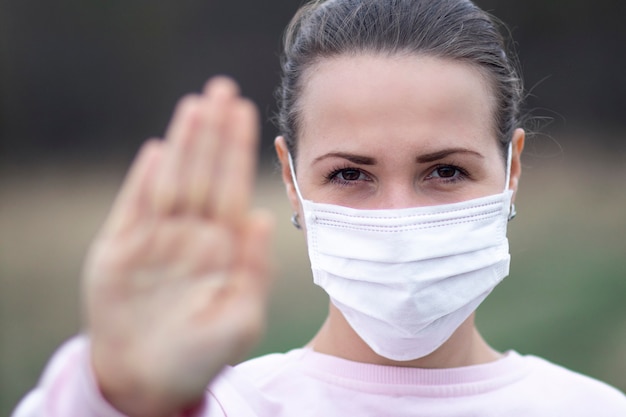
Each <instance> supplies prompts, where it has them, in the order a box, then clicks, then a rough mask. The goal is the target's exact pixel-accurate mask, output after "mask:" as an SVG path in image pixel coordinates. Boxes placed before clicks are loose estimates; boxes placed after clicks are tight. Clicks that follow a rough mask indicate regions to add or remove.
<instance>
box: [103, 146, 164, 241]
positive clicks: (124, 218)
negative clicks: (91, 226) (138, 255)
mask: <svg viewBox="0 0 626 417" xmlns="http://www.w3.org/2000/svg"><path fill="white" fill-rule="evenodd" d="M162 145H163V143H162V142H161V141H159V140H156V139H151V140H149V141H146V142H145V143H144V144H143V146H142V147H141V149H140V151H139V152H138V154H137V157H136V158H135V161H134V162H133V164H132V165H131V168H130V170H129V172H128V174H127V176H126V179H125V180H124V183H123V185H122V189H121V190H120V192H119V194H118V196H117V197H116V199H115V202H114V204H113V207H112V209H111V214H110V215H109V217H108V219H107V221H106V223H105V225H104V228H103V231H104V233H106V234H118V233H124V232H125V231H126V230H127V229H128V228H129V227H130V226H131V225H133V224H134V223H135V222H136V221H137V220H138V219H139V218H141V217H143V216H144V215H146V214H147V213H148V212H149V210H148V206H149V200H150V194H151V192H152V189H153V187H154V184H153V183H154V177H155V174H156V172H157V170H158V166H159V163H160V160H161V157H162Z"/></svg>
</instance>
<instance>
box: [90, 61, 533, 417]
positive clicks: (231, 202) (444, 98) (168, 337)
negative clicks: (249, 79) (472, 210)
mask: <svg viewBox="0 0 626 417" xmlns="http://www.w3.org/2000/svg"><path fill="white" fill-rule="evenodd" d="M314 70H315V71H311V72H310V74H309V76H308V78H307V80H306V83H305V88H304V92H303V93H304V94H303V96H302V98H301V104H302V108H303V114H302V115H303V126H302V129H301V132H300V138H299V145H298V146H299V153H298V159H297V167H298V183H299V184H300V188H301V190H302V192H303V194H304V197H305V198H308V199H312V200H315V201H319V202H327V203H335V204H342V205H348V206H352V207H358V208H368V209H375V208H402V207H412V206H419V205H429V204H444V203H451V202H455V201H461V200H464V199H469V198H475V197H480V196H484V195H489V194H495V193H499V192H501V191H502V190H503V189H504V178H505V176H504V164H503V161H502V156H501V155H500V153H499V151H498V145H497V143H496V139H495V135H494V134H493V132H494V130H495V129H494V128H493V126H492V122H491V120H492V119H491V115H492V103H491V95H490V92H489V88H488V84H487V83H486V81H485V79H484V78H483V76H482V74H481V73H480V72H478V71H476V70H475V69H473V68H472V67H469V66H467V65H464V64H459V63H455V62H450V61H445V60H440V59H435V58H428V57H419V56H403V57H380V56H368V55H361V56H358V55H357V56H350V57H338V58H336V59H330V60H325V61H322V62H320V63H319V64H318V65H317V66H316V68H315V69H314ZM258 133H259V123H258V113H257V110H256V108H255V106H254V105H253V104H252V103H251V102H250V101H249V100H246V99H245V98H242V97H241V95H240V93H239V90H238V87H237V85H236V84H235V83H234V82H233V81H232V80H229V79H225V78H223V77H220V78H216V79H213V80H211V81H209V83H207V85H206V87H205V88H204V90H203V91H202V92H201V93H200V94H196V95H191V96H188V97H186V98H184V99H183V100H181V102H180V103H179V105H178V106H177V108H176V110H175V112H174V116H173V118H172V121H171V123H170V125H169V127H168V129H167V132H166V134H165V137H164V139H163V140H152V141H148V142H147V143H146V144H145V145H144V147H143V149H142V150H141V151H140V153H139V155H138V157H137V159H136V161H135V162H134V163H133V166H132V167H131V170H130V172H129V174H128V177H127V178H126V180H125V182H124V185H123V186H122V190H121V191H120V193H119V196H118V197H117V199H116V201H115V203H114V206H113V209H112V210H111V213H110V215H109V217H108V219H107V220H106V222H105V224H104V226H103V228H102V230H101V231H100V233H99V235H98V236H97V237H96V239H95V241H94V243H93V245H92V247H91V249H90V251H89V254H88V257H87V260H86V263H85V269H84V277H83V293H84V294H83V300H84V311H85V321H86V331H87V332H88V335H89V337H90V342H91V343H90V359H91V365H92V369H93V373H94V377H95V380H96V382H97V384H98V387H99V388H100V391H101V393H102V395H103V396H104V397H105V399H106V400H108V401H109V403H110V404H111V405H112V406H113V407H115V408H117V409H118V410H119V411H121V412H122V413H123V414H125V415H128V416H131V417H161V416H171V415H176V413H179V412H181V411H184V410H187V409H189V408H193V407H195V406H197V405H198V404H200V403H201V401H202V399H203V396H204V391H205V389H206V386H207V385H208V384H209V382H210V381H211V380H212V379H213V378H214V377H215V376H216V375H217V374H218V373H219V371H220V370H221V368H222V367H223V366H224V365H225V364H227V363H234V362H237V361H238V360H240V359H242V357H243V355H244V354H245V353H246V352H247V351H248V349H249V348H251V347H252V346H253V345H254V343H255V342H256V340H257V338H258V336H259V335H260V334H261V333H262V331H263V328H264V324H265V310H266V306H267V300H268V289H269V286H270V283H271V279H270V277H271V275H272V274H271V271H272V267H271V263H270V259H271V256H270V254H269V248H270V247H271V237H272V231H273V220H272V217H271V215H269V214H268V213H266V212H262V211H255V210H252V209H251V208H250V203H249V202H250V199H251V192H252V191H251V190H252V187H253V183H254V172H255V162H256V145H257V142H258ZM523 143H524V132H523V131H522V130H517V131H516V133H515V137H514V139H513V161H512V168H511V181H510V183H509V187H510V188H512V189H513V190H517V184H518V179H519V175H520V159H519V157H520V153H521V151H522V148H523ZM276 151H277V154H278V157H279V159H280V161H281V163H282V176H283V179H284V181H285V184H286V187H287V194H288V196H289V200H290V202H291V204H292V206H293V208H294V210H296V211H297V212H299V213H300V216H302V213H301V211H300V203H299V201H298V198H297V196H296V193H295V189H294V185H293V182H292V180H291V175H290V173H289V166H288V163H287V148H286V146H285V142H284V140H283V138H280V137H279V138H277V140H276ZM337 153H341V155H340V156H338V155H337ZM356 156H358V158H356ZM451 165H454V166H456V167H459V168H451V167H450V166H451ZM337 169H339V170H342V171H341V173H338V172H337ZM333 172H334V173H335V174H333V175H331V174H332V173H333ZM461 172H463V176H462V177H463V178H462V179H461V178H460V173H461ZM338 175H342V176H343V179H342V180H341V181H337V180H338ZM450 176H451V177H453V178H454V179H452V180H451V179H450V178H447V179H445V178H443V177H450ZM331 177H332V178H331ZM310 346H312V347H313V349H315V350H317V351H319V352H323V353H327V354H332V355H336V356H338V357H342V358H346V359H351V360H355V361H361V362H368V363H378V364H391V365H403V366H424V367H452V366H462V365H471V364H476V363H483V362H487V361H492V360H495V359H497V358H498V354H497V353H496V352H494V351H493V350H492V349H490V348H489V346H488V345H487V344H486V343H485V342H484V341H483V340H482V338H481V337H480V334H479V333H478V332H477V331H476V328H475V326H474V322H473V317H472V318H470V319H468V321H466V322H465V323H464V324H463V325H462V326H461V327H460V328H459V329H458V330H457V331H456V332H455V333H454V335H453V336H452V337H451V338H450V339H449V341H448V342H446V343H445V344H444V345H443V346H442V347H441V348H440V349H438V350H437V351H435V352H434V353H433V354H431V355H429V356H428V357H425V358H421V359H419V360H417V361H412V362H410V363H400V364H398V363H392V362H390V361H389V360H387V359H385V358H382V357H380V356H377V355H376V354H375V353H374V352H372V351H371V349H369V347H367V345H366V344H365V343H363V341H362V340H361V339H360V338H359V337H358V335H356V333H355V332H354V331H353V330H352V329H351V328H350V326H349V325H348V324H347V323H346V321H345V320H344V318H343V316H342V315H341V313H340V312H339V311H337V310H336V309H335V308H334V307H333V306H330V310H329V315H328V319H327V320H326V322H325V323H324V325H323V326H322V328H321V329H320V331H319V333H318V334H317V335H316V336H315V338H314V339H313V340H312V341H311V343H310Z"/></svg>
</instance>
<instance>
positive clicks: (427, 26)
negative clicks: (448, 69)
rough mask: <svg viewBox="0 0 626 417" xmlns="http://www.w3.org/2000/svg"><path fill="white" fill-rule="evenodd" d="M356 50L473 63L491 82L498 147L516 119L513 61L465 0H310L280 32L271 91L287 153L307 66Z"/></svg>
mask: <svg viewBox="0 0 626 417" xmlns="http://www.w3.org/2000/svg"><path fill="white" fill-rule="evenodd" d="M355 53H381V54H406V53H412V54H416V55H428V56H434V57H438V58H444V59H452V60H458V61H462V62H466V63H469V64H471V65H474V66H475V67H477V68H478V69H479V70H481V71H482V72H483V73H484V74H486V75H487V78H488V80H489V81H490V83H491V85H492V93H493V94H494V95H495V100H496V105H495V114H494V126H495V128H496V132H495V133H496V135H497V137H498V140H499V141H500V143H501V145H502V148H503V149H505V148H506V147H507V146H508V144H509V142H510V141H511V139H512V135H513V131H514V130H515V128H516V127H518V126H519V124H520V121H519V114H520V105H521V101H522V94H523V87H522V81H521V79H520V77H519V76H518V74H517V71H516V66H515V63H514V61H513V60H512V59H511V58H509V57H508V56H507V54H506V52H505V46H504V39H503V37H502V36H501V34H500V32H499V30H498V27H497V24H496V22H495V20H494V19H493V18H492V17H491V16H490V15H489V14H487V13H486V12H484V11H483V10H481V9H480V8H478V7H477V6H476V5H475V4H473V3H472V2H471V1H469V0H314V1H312V2H310V3H308V4H307V5H305V6H303V7H302V8H301V9H300V10H299V11H298V12H297V14H296V15H295V16H294V18H293V19H292V21H291V23H290V24H289V26H288V27H287V29H286V32H285V38H284V50H283V55H282V60H281V68H282V75H281V83H280V85H279V88H278V90H277V99H278V114H277V117H276V122H277V125H278V129H279V133H280V134H281V135H282V136H284V137H285V141H286V143H287V147H288V148H289V151H290V152H291V154H292V155H293V156H294V158H295V155H296V153H297V137H298V133H299V132H298V128H299V118H300V113H301V111H300V106H299V104H300V103H299V97H300V96H301V93H302V88H303V84H304V81H305V77H306V72H307V70H308V69H310V68H311V67H312V66H313V65H315V64H316V63H318V62H319V61H320V60H322V59H324V58H330V57H335V56H339V55H344V54H355Z"/></svg>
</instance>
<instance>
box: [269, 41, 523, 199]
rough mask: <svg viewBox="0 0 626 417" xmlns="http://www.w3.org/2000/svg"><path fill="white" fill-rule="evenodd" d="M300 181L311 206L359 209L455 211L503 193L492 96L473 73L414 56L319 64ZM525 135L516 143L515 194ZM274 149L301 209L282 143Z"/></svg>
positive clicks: (308, 87)
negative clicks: (457, 205) (449, 206)
mask: <svg viewBox="0 0 626 417" xmlns="http://www.w3.org/2000/svg"><path fill="white" fill-rule="evenodd" d="M300 105H301V124H300V130H299V137H298V155H297V161H296V166H297V181H298V185H299V187H300V190H301V192H302V195H303V197H304V198H305V199H307V200H312V201H315V202H319V203H331V204H337V205H342V206H348V207H354V208H360V209H383V208H384V209H389V208H407V207H415V206H427V205H436V204H446V203H454V202H459V201H463V200H468V199H472V198H477V197H483V196H487V195H491V194H497V193H500V192H502V191H503V190H504V189H505V184H504V183H505V164H504V161H503V157H502V155H501V152H500V145H499V142H498V141H497V139H496V137H495V130H496V129H495V127H494V117H493V114H494V108H495V103H494V99H493V94H492V93H491V90H490V86H489V84H488V82H487V80H486V79H485V77H484V76H483V75H482V73H481V72H479V71H478V70H477V69H475V68H474V67H472V66H470V65H468V64H464V63H461V62H457V61H451V60H445V59H441V58H435V57H427V56H415V55H406V56H405V55H397V56H384V55H368V54H363V55H353V56H339V57H335V58H328V59H324V60H322V61H321V62H320V63H318V64H317V65H315V66H314V67H313V68H311V69H310V70H309V71H308V73H307V77H306V78H305V82H304V87H303V91H302V97H301V100H300ZM523 141H524V132H523V131H522V130H521V129H518V130H517V131H516V133H515V137H514V139H513V160H512V165H511V181H510V183H509V186H510V188H513V189H514V190H515V189H516V188H517V181H518V178H519V174H520V160H519V156H520V153H521V150H522V147H523ZM276 149H277V153H278V156H279V158H280V160H281V163H282V166H283V170H282V172H283V179H284V180H285V183H286V184H287V190H288V194H289V197H290V200H291V202H292V204H293V206H294V209H295V210H297V211H299V202H298V199H297V195H296V193H295V190H294V188H293V184H292V181H291V176H290V173H289V166H288V158H287V149H286V146H285V142H284V140H283V139H282V138H280V137H279V138H278V139H277V140H276Z"/></svg>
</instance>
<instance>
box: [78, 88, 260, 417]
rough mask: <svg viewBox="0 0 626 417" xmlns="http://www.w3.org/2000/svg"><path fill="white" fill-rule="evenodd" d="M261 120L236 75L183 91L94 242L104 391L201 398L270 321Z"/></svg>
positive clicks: (92, 276) (96, 355) (140, 397)
mask: <svg viewBox="0 0 626 417" xmlns="http://www.w3.org/2000/svg"><path fill="white" fill-rule="evenodd" d="M258 130H259V122H258V115H257V111H256V108H255V106H254V105H253V104H252V103H251V102H250V101H248V100H246V99H243V98H241V97H240V96H239V92H238V89H237V86H236V85H235V84H234V82H232V81H230V80H228V79H224V78H217V79H214V80H212V81H210V82H209V83H208V84H207V86H206V87H205V89H204V92H203V93H202V94H199V95H193V96H188V97H186V98H184V99H183V100H181V102H180V104H179V105H178V107H177V109H176V111H175V114H174V117H173V119H172V121H171V123H170V126H169V128H168V131H167V133H166V137H165V140H163V141H157V140H152V141H149V142H147V143H146V144H145V145H144V147H143V148H142V150H141V152H140V154H139V156H138V157H137V159H136V161H135V163H134V164H133V166H132V168H131V171H130V173H129V175H128V178H127V179H126V181H125V183H124V185H123V187H122V190H121V192H120V195H119V196H118V198H117V200H116V202H115V204H114V207H113V210H112V212H111V214H110V216H109V218H108V219H107V221H106V223H105V225H104V227H103V229H102V231H101V233H100V234H99V236H98V237H97V238H96V240H95V241H94V243H93V246H92V248H91V250H90V253H89V256H88V259H87V262H86V267H85V279H84V292H85V294H84V299H85V310H86V316H87V328H88V334H89V336H90V340H91V360H92V365H93V369H94V372H95V376H96V379H97V382H98V384H99V386H100V389H101V391H102V393H103V394H104V396H105V397H106V398H107V399H108V400H109V401H110V402H111V403H112V404H113V405H114V406H115V407H117V408H118V409H120V410H121V411H123V412H125V413H127V414H129V415H137V416H143V415H145V416H152V415H154V416H159V415H171V414H173V413H174V412H176V411H180V410H181V409H184V408H185V407H188V406H192V405H193V404H194V403H196V402H198V401H200V400H201V398H202V395H203V391H204V389H205V387H206V385H207V384H208V383H209V382H210V380H211V378H213V377H214V376H215V375H216V374H217V373H218V372H219V371H220V369H221V368H222V367H223V366H224V364H226V363H229V362H232V361H235V360H237V359H240V358H241V355H242V354H243V353H245V352H246V351H247V350H248V349H249V348H250V347H251V345H252V344H253V343H254V342H255V340H256V338H257V336H258V335H259V333H260V332H261V330H262V328H263V323H264V310H265V305H266V298H267V289H268V285H269V275H270V274H269V272H270V271H269V269H270V268H269V259H270V256H269V253H268V247H269V246H270V245H269V239H270V236H271V230H272V221H271V217H269V216H268V215H267V214H266V213H263V212H252V211H250V209H249V203H250V194H251V192H252V186H253V183H254V174H255V162H256V145H257V141H258Z"/></svg>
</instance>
